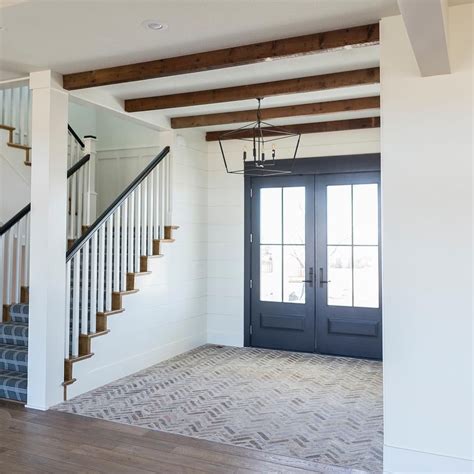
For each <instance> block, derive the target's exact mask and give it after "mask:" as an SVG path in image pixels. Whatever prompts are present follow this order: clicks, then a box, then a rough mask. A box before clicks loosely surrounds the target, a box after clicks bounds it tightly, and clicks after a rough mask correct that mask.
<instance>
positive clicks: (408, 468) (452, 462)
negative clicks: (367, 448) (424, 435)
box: [383, 445, 474, 474]
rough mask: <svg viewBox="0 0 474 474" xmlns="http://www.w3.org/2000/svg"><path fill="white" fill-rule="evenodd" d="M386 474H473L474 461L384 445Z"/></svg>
mask: <svg viewBox="0 0 474 474" xmlns="http://www.w3.org/2000/svg"><path fill="white" fill-rule="evenodd" d="M383 466H384V472H386V473H399V472H400V473H402V472H403V473H425V472H438V473H450V474H451V473H452V474H454V473H472V472H474V461H472V460H469V459H462V458H455V457H450V456H441V455H438V454H433V453H425V452H422V451H413V450H410V449H403V448H396V447H393V446H387V445H384V450H383Z"/></svg>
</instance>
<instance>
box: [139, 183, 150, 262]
mask: <svg viewBox="0 0 474 474" xmlns="http://www.w3.org/2000/svg"><path fill="white" fill-rule="evenodd" d="M140 187H141V211H142V215H141V220H142V230H141V234H142V235H141V237H142V242H141V254H140V255H148V251H147V248H146V245H147V239H146V231H147V221H146V219H147V200H146V195H147V191H146V190H147V187H148V186H147V182H146V179H145V180H143V181H142V184H141V186H140Z"/></svg>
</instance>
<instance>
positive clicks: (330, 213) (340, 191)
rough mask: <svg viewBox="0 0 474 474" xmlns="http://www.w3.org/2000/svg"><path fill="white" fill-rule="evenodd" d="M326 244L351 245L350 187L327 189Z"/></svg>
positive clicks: (329, 187) (331, 187)
mask: <svg viewBox="0 0 474 474" xmlns="http://www.w3.org/2000/svg"><path fill="white" fill-rule="evenodd" d="M327 221H328V230H327V232H328V244H329V245H343V244H349V245H350V244H352V186H351V185H348V186H328V187H327Z"/></svg>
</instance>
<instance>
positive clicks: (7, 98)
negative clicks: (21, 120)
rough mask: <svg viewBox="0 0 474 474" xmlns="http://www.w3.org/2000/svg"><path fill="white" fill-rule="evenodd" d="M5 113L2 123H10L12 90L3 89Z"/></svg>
mask: <svg viewBox="0 0 474 474" xmlns="http://www.w3.org/2000/svg"><path fill="white" fill-rule="evenodd" d="M4 110H5V115H4V123H3V125H10V126H11V125H12V122H11V119H12V117H11V111H12V90H11V89H5V105H4Z"/></svg>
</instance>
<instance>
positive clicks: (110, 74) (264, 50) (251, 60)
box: [63, 23, 379, 90]
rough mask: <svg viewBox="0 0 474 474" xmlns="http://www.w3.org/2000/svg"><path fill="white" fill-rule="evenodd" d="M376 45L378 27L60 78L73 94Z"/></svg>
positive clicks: (314, 35)
mask: <svg viewBox="0 0 474 474" xmlns="http://www.w3.org/2000/svg"><path fill="white" fill-rule="evenodd" d="M378 43H379V25H378V23H374V24H371V25H365V26H356V27H353V28H344V29H341V30H335V31H328V32H324V33H316V34H311V35H304V36H297V37H293V38H284V39H279V40H274V41H265V42H262V43H255V44H248V45H244V46H237V47H234V48H225V49H218V50H215V51H207V52H203V53H195V54H188V55H185V56H177V57H174V58H166V59H159V60H156V61H147V62H142V63H136V64H127V65H124V66H117V67H109V68H104V69H96V70H94V71H85V72H77V73H73V74H65V75H64V76H63V87H64V88H65V89H67V90H75V89H85V88H88V87H98V86H106V85H110V84H119V83H123V82H133V81H143V80H145V79H156V78H159V77H167V76H176V75H179V74H189V73H193V72H200V71H212V70H215V69H223V68H227V67H232V66H242V65H245V64H255V63H259V62H262V61H268V60H272V59H282V58H291V57H298V56H303V55H305V54H313V53H317V52H327V51H332V50H336V49H340V48H343V47H344V46H351V47H360V46H371V45H374V44H378Z"/></svg>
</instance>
